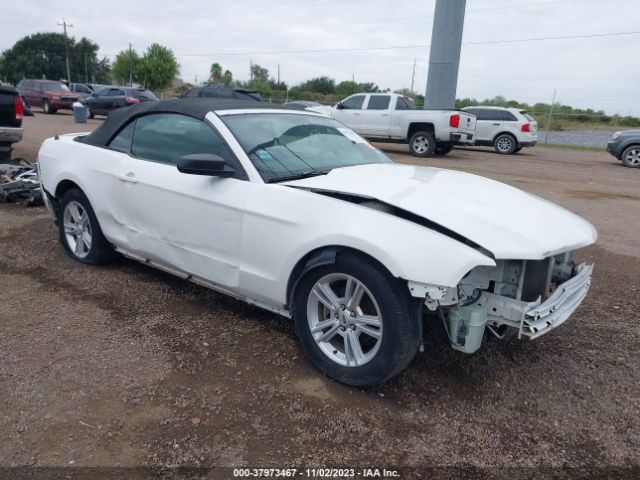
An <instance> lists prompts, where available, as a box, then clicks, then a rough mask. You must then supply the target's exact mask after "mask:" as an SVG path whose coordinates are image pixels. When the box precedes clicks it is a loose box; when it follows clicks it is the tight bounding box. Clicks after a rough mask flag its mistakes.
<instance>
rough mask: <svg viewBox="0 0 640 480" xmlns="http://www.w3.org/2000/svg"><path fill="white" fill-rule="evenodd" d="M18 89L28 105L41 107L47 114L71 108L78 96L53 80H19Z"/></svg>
mask: <svg viewBox="0 0 640 480" xmlns="http://www.w3.org/2000/svg"><path fill="white" fill-rule="evenodd" d="M18 91H19V92H20V95H22V97H23V98H24V100H25V102H26V103H27V105H29V106H30V107H41V108H42V111H43V112H44V113H47V114H51V113H56V112H57V111H58V110H72V109H73V107H72V105H73V103H74V102H77V101H78V100H79V99H80V96H79V95H78V94H76V93H73V92H71V91H70V90H69V87H67V86H66V85H65V84H64V83H62V82H58V81H55V80H29V79H24V80H20V82H19V83H18Z"/></svg>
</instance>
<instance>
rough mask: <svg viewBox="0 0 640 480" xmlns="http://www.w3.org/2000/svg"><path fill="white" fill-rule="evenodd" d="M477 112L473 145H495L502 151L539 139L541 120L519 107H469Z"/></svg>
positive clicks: (498, 150)
mask: <svg viewBox="0 0 640 480" xmlns="http://www.w3.org/2000/svg"><path fill="white" fill-rule="evenodd" d="M463 110H465V111H467V112H470V113H473V114H474V115H475V116H476V135H475V142H474V145H483V146H492V147H493V148H495V149H496V152H498V153H501V154H503V155H511V154H514V153H518V152H519V151H520V150H522V148H523V147H533V146H534V145H535V144H536V143H537V142H538V134H537V131H538V122H536V121H535V120H534V119H533V117H532V116H531V115H529V114H528V113H527V112H526V111H524V110H521V109H519V108H506V107H466V108H463Z"/></svg>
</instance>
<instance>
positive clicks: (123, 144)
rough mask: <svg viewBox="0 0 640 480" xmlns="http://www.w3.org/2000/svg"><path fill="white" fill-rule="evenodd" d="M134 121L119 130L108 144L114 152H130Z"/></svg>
mask: <svg viewBox="0 0 640 480" xmlns="http://www.w3.org/2000/svg"><path fill="white" fill-rule="evenodd" d="M135 123H136V121H135V120H134V121H132V122H131V123H129V125H127V126H126V127H124V128H123V129H122V130H120V133H118V134H117V135H116V136H115V137H113V139H112V140H111V141H110V142H109V148H111V149H112V150H116V151H117V152H122V153H129V152H130V151H131V141H132V140H133V130H134V128H135Z"/></svg>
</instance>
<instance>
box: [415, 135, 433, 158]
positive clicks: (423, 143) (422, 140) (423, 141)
mask: <svg viewBox="0 0 640 480" xmlns="http://www.w3.org/2000/svg"><path fill="white" fill-rule="evenodd" d="M411 148H413V151H414V152H416V153H420V154H422V153H425V152H426V151H427V150H428V148H429V139H428V138H427V137H425V136H423V135H420V136H417V137H416V138H414V139H413V143H412V144H411Z"/></svg>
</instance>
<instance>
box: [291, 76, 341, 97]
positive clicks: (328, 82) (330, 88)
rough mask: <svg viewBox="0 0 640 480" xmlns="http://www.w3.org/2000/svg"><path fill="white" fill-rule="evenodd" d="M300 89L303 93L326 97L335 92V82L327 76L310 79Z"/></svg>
mask: <svg viewBox="0 0 640 480" xmlns="http://www.w3.org/2000/svg"><path fill="white" fill-rule="evenodd" d="M300 89H302V90H303V91H305V92H316V93H322V94H324V95H327V94H329V93H335V92H336V81H335V80H334V79H333V78H329V77H327V76H323V77H317V78H312V79H311V80H307V81H306V82H304V83H303V84H302V85H300Z"/></svg>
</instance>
